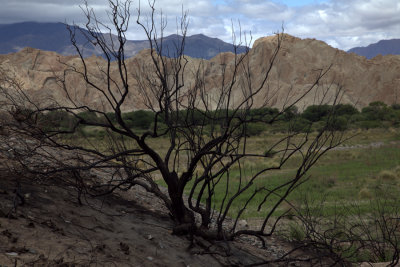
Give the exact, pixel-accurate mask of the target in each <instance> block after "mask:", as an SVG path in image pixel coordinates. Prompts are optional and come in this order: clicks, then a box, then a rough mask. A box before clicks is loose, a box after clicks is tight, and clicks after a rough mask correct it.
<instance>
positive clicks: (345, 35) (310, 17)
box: [0, 0, 400, 50]
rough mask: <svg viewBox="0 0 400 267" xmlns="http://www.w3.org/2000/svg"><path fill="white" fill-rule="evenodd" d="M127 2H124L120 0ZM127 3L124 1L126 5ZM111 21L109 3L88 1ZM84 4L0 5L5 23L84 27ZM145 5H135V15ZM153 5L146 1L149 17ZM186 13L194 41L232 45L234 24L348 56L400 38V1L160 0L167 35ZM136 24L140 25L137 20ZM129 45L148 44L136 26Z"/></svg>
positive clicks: (2, 0) (45, 0) (54, 0)
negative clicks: (202, 37) (197, 37)
mask: <svg viewBox="0 0 400 267" xmlns="http://www.w3.org/2000/svg"><path fill="white" fill-rule="evenodd" d="M120 1H121V0H120ZM122 1H123V0H122ZM88 2H89V4H90V5H91V6H92V7H93V8H94V10H95V12H96V14H97V15H98V17H99V18H100V19H101V20H102V21H107V15H106V10H107V8H108V4H107V0H88ZM82 3H83V0H0V7H1V8H0V23H14V22H21V21H40V22H65V21H66V22H67V23H72V22H75V23H78V24H79V23H83V22H84V17H83V15H82V10H81V9H80V8H79V5H81V4H82ZM138 3H139V1H132V5H131V7H132V13H133V14H135V12H136V9H137V7H138ZM146 5H147V0H142V1H141V6H142V10H143V13H144V14H145V13H146V10H148V9H146ZM182 8H183V9H184V10H187V11H188V12H189V19H190V24H189V32H188V35H192V34H197V33H203V34H206V35H208V36H210V37H217V38H220V39H223V40H224V41H228V42H231V40H232V38H231V36H232V34H231V30H232V23H233V25H234V28H235V29H238V21H240V25H241V29H242V31H246V32H250V31H251V34H252V36H253V40H255V39H257V38H259V37H261V36H266V35H271V34H273V33H275V32H277V31H280V30H281V28H282V25H283V27H284V29H285V32H286V33H289V34H291V35H295V36H298V37H301V38H316V39H320V40H323V41H325V42H327V43H328V44H330V45H332V46H334V47H337V48H340V49H343V50H347V49H349V48H352V47H355V46H366V45H368V44H370V43H374V42H377V41H378V40H381V39H392V38H400V0H263V1H262V0H156V9H157V10H158V11H161V10H162V12H163V14H165V15H166V16H167V18H168V27H167V29H166V34H170V33H175V32H176V18H177V17H179V16H180V15H181V14H182ZM132 22H135V20H132ZM128 38H129V39H144V35H143V33H142V32H141V31H140V30H139V29H138V28H137V27H136V25H135V23H132V27H131V28H130V32H129V34H128Z"/></svg>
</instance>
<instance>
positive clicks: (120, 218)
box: [0, 170, 310, 266]
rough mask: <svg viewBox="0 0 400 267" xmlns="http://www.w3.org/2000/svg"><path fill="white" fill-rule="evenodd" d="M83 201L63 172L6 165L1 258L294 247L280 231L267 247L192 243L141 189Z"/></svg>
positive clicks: (192, 255)
mask: <svg viewBox="0 0 400 267" xmlns="http://www.w3.org/2000/svg"><path fill="white" fill-rule="evenodd" d="M58 178H59V177H58ZM20 196H21V197H23V198H24V203H22V198H21V197H20ZM82 202H83V205H80V204H79V202H78V198H77V192H76V191H75V189H74V188H73V187H71V186H68V185H65V184H63V183H62V182H61V181H60V180H59V179H57V177H54V178H51V179H50V178H49V179H38V178H35V177H22V176H18V175H15V174H11V173H9V172H7V171H4V170H3V171H2V172H0V264H1V265H2V266H246V265H251V264H259V263H262V262H265V261H271V260H276V259H278V258H279V257H281V256H283V255H284V254H285V253H286V252H287V251H289V250H291V249H292V248H293V245H291V244H288V243H285V242H283V241H281V240H279V239H278V238H276V237H272V238H270V239H269V240H267V248H264V249H261V248H259V247H258V246H259V245H260V244H259V243H258V242H257V241H256V240H254V239H252V238H242V239H239V240H237V241H235V242H231V243H229V244H228V243H225V242H215V243H211V242H208V241H206V240H203V239H200V238H196V239H195V240H194V246H193V247H191V248H190V240H189V239H188V238H187V237H184V236H175V235H172V228H173V223H172V221H171V219H170V217H169V216H168V213H167V212H166V211H165V209H164V208H163V205H162V203H161V202H159V201H158V200H156V199H154V198H153V197H152V196H150V195H148V194H147V193H145V192H144V191H142V190H139V189H134V190H132V191H131V192H128V193H122V194H115V195H112V196H107V197H104V198H96V199H95V198H91V197H89V196H86V197H83V198H82ZM302 253H304V252H298V253H296V254H295V255H297V256H298V257H301V256H302ZM308 255H310V254H308ZM287 264H288V263H287V262H285V263H281V264H278V263H276V264H275V265H282V266H286V265H287ZM261 265H265V264H261ZM297 265H298V266H300V263H296V262H294V263H293V266H297ZM301 265H303V264H301ZM308 265H309V264H307V265H306V266H308Z"/></svg>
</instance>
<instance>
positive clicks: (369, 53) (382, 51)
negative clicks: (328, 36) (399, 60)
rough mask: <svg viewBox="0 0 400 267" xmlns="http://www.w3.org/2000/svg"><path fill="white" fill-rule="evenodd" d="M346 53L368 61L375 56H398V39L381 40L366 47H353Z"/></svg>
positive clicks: (399, 53) (399, 46) (399, 42)
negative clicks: (362, 57) (354, 54)
mask: <svg viewBox="0 0 400 267" xmlns="http://www.w3.org/2000/svg"><path fill="white" fill-rule="evenodd" d="M347 52H349V53H356V54H358V55H360V56H364V57H366V58H368V59H371V58H374V57H376V56H377V55H383V56H384V55H400V39H391V40H381V41H379V42H377V43H374V44H370V45H368V46H366V47H354V48H352V49H350V50H348V51H347Z"/></svg>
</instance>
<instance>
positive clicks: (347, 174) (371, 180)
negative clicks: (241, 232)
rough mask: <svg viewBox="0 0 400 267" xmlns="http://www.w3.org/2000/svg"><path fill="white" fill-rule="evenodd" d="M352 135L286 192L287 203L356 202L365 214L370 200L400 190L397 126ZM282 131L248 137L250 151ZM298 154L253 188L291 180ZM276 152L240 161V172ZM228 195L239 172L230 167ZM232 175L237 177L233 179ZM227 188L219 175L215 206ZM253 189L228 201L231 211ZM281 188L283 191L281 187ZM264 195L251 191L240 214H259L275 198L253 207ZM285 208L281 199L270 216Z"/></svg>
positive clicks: (331, 208)
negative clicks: (253, 195)
mask: <svg viewBox="0 0 400 267" xmlns="http://www.w3.org/2000/svg"><path fill="white" fill-rule="evenodd" d="M351 134H356V135H355V136H354V137H353V138H352V139H350V140H348V141H346V142H345V143H344V144H343V145H342V146H341V147H339V148H337V149H335V150H331V151H329V152H328V153H327V154H326V155H324V156H323V157H322V158H321V159H320V161H319V162H318V163H317V164H316V165H315V166H313V168H312V169H311V170H310V171H309V173H308V176H307V177H308V180H307V181H306V182H305V183H304V184H302V185H300V186H299V187H298V188H297V189H296V190H295V191H293V193H292V194H291V195H290V196H289V197H288V200H289V201H290V203H291V204H293V205H295V206H297V207H301V206H302V204H303V202H304V200H305V199H307V201H308V202H309V203H315V205H320V203H322V202H324V211H323V212H324V215H326V216H329V215H332V214H333V213H335V212H336V210H337V207H338V206H340V207H344V206H346V205H347V206H357V207H358V211H361V212H362V213H368V212H369V211H370V209H371V208H372V206H373V205H374V199H375V198H377V197H382V196H383V195H386V196H388V195H399V193H400V130H398V129H373V130H364V131H359V132H353V133H351ZM280 137H282V136H281V134H274V135H270V134H265V135H264V136H258V137H252V138H250V139H249V144H248V146H249V150H251V149H253V150H254V151H257V150H259V151H258V152H262V150H263V149H265V148H264V147H265V144H268V143H272V142H274V141H276V140H277V139H279V138H280ZM299 160H300V159H299V157H294V158H292V159H291V160H290V161H288V162H287V164H285V166H284V168H283V169H282V170H278V171H271V172H267V173H266V174H265V175H263V176H262V177H260V178H259V179H258V180H257V181H256V182H255V184H254V188H260V187H262V186H265V187H268V188H274V187H276V186H279V185H280V184H282V183H284V182H285V181H287V180H288V179H291V178H292V177H293V176H294V174H295V172H296V170H297V169H296V166H298V162H299ZM277 161H278V156H276V158H275V157H274V158H272V159H268V160H265V159H260V160H252V161H248V162H245V164H244V165H243V166H244V167H242V173H244V175H243V177H246V174H252V173H256V172H257V171H258V170H260V169H262V168H263V167H265V166H266V165H273V164H277ZM230 177H231V179H230V181H229V186H228V188H229V194H228V196H232V195H233V194H234V193H235V192H236V190H237V188H238V187H239V181H238V177H239V171H238V170H237V171H236V172H235V169H234V170H233V171H232V172H231V174H230ZM235 177H236V179H235ZM225 190H226V182H225V181H224V180H222V181H221V182H220V184H219V185H218V186H217V187H216V194H215V201H216V203H217V205H216V207H218V206H219V205H218V204H220V203H222V201H223V199H224V196H225ZM253 192H254V189H253V190H248V191H246V192H245V193H244V194H243V195H242V196H241V197H239V198H238V199H237V201H235V202H233V204H232V208H231V211H230V215H231V216H235V215H236V213H237V212H238V211H239V210H240V208H241V207H242V205H243V203H244V201H245V200H246V199H247V198H248V197H250V195H251V194H252V193H253ZM280 192H282V190H281V191H280ZM262 199H263V195H260V196H258V197H257V196H256V197H255V198H254V199H253V200H252V202H251V203H250V204H249V206H248V208H247V209H246V211H244V213H243V214H242V218H246V219H249V218H262V217H264V216H265V215H266V214H267V213H268V212H269V210H270V207H271V206H272V203H274V201H276V200H277V199H278V198H277V197H274V196H272V197H270V199H269V201H268V202H267V203H266V204H265V205H264V206H263V208H261V209H260V211H258V210H257V208H258V204H259V203H260V202H261V201H262ZM289 207H290V204H288V203H283V204H282V205H281V206H280V207H279V208H278V210H277V211H276V212H275V213H274V215H276V216H277V215H280V214H282V213H283V212H284V211H285V210H287V209H288V208H289Z"/></svg>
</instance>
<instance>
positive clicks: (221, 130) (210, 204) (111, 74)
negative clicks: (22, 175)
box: [1, 0, 343, 240]
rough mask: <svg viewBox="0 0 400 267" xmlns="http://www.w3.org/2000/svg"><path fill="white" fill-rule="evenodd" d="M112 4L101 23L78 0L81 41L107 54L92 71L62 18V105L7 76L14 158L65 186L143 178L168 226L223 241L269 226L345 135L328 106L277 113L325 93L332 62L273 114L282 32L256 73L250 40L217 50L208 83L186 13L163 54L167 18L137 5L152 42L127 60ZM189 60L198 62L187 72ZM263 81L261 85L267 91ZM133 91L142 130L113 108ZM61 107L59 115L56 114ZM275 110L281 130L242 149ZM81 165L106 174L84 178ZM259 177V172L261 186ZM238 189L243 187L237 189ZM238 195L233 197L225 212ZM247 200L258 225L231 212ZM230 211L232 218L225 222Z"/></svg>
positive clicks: (125, 184)
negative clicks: (305, 113) (147, 119)
mask: <svg viewBox="0 0 400 267" xmlns="http://www.w3.org/2000/svg"><path fill="white" fill-rule="evenodd" d="M109 5H110V11H109V19H110V21H109V23H105V22H101V21H99V20H98V19H97V17H96V15H95V13H94V12H93V10H92V9H91V8H90V7H89V6H88V5H87V4H86V5H85V6H83V8H82V10H83V12H84V14H85V16H86V18H87V23H86V25H85V28H86V29H85V30H87V31H81V32H80V33H79V34H85V36H86V38H87V40H88V42H92V43H93V44H96V47H97V48H98V49H101V51H102V52H103V55H104V59H105V60H102V61H100V62H102V63H101V64H100V63H98V65H97V66H96V73H92V71H93V68H90V67H89V66H88V64H89V63H88V59H87V58H84V57H83V52H82V49H84V48H82V47H80V46H78V44H77V42H76V41H75V36H76V34H77V33H78V32H79V31H80V28H78V27H76V26H68V29H69V30H70V34H71V42H72V44H73V45H74V46H75V48H76V51H77V52H78V54H79V56H80V63H81V64H80V65H79V66H77V65H67V64H66V63H64V64H66V66H65V67H66V69H65V70H64V71H63V72H62V73H61V74H60V73H57V77H58V80H57V81H58V84H59V85H60V86H61V88H62V90H63V91H64V94H65V96H66V100H65V101H63V102H62V103H63V104H60V103H61V102H60V103H57V102H53V103H52V105H43V103H35V102H34V101H33V100H31V99H30V97H29V96H28V95H26V94H25V93H24V91H23V88H22V86H21V85H20V84H18V83H10V82H9V81H5V80H4V82H3V84H2V87H1V88H2V93H3V96H4V101H5V102H4V103H5V104H4V107H7V110H8V111H9V112H10V114H11V115H12V116H13V118H14V119H15V120H8V122H7V123H5V124H4V127H5V128H7V131H8V132H9V133H10V132H13V133H18V136H20V137H21V138H17V139H16V140H15V142H14V144H9V147H8V148H9V149H13V151H12V153H11V154H12V157H14V159H15V160H17V161H18V162H19V163H20V164H21V165H22V166H24V167H25V168H26V169H27V170H29V171H30V172H36V173H41V174H49V173H56V172H70V173H71V184H72V185H74V186H76V187H77V188H78V189H79V190H78V195H79V197H80V196H81V195H83V194H92V195H96V196H101V195H104V194H110V193H112V192H114V191H115V190H129V189H130V188H132V187H133V186H141V187H143V188H144V189H146V190H147V191H148V192H151V193H153V194H154V195H155V196H156V197H158V198H160V199H162V200H163V202H164V203H165V206H166V207H167V209H168V210H169V212H170V214H171V217H172V219H173V220H174V221H175V223H176V227H175V229H174V232H175V233H176V234H191V235H199V236H203V237H205V238H207V239H220V240H221V239H224V240H232V239H234V238H235V237H237V236H240V235H255V236H257V237H259V238H260V239H262V238H263V237H265V236H269V235H271V234H272V233H273V232H274V230H275V228H276V225H277V223H278V222H279V219H280V218H281V217H282V216H283V215H282V216H281V217H278V218H276V217H274V214H275V212H276V210H277V208H278V207H279V206H280V205H281V204H282V203H283V202H284V201H285V200H286V198H287V197H288V195H289V194H290V193H291V192H293V191H294V190H296V188H297V187H298V186H299V185H300V184H302V183H303V182H304V181H305V180H307V176H306V174H307V172H308V171H309V170H310V168H311V167H312V166H313V165H314V164H315V163H316V162H317V161H318V160H319V159H320V157H321V156H322V155H323V154H325V153H326V152H327V151H329V150H330V149H332V148H333V147H335V146H337V145H338V144H340V143H341V142H342V141H343V132H336V131H334V130H332V127H329V124H330V123H331V122H332V121H334V119H335V112H334V109H331V111H328V113H327V114H325V117H326V118H327V119H326V125H325V126H324V127H322V128H321V130H319V131H318V132H317V133H310V131H299V130H297V129H296V127H292V126H293V125H294V124H296V120H298V116H296V114H295V113H293V114H292V116H290V118H287V116H285V114H286V112H287V111H288V110H294V108H295V106H296V105H297V104H298V103H299V102H300V101H301V100H302V99H303V98H304V97H305V96H306V95H307V94H310V93H312V92H313V93H314V92H315V91H316V90H322V95H327V88H329V87H330V86H329V85H324V77H325V76H326V74H327V73H328V71H329V69H330V68H329V67H327V68H326V69H319V70H314V71H313V75H315V80H314V82H313V83H312V84H310V85H309V87H308V88H306V90H304V91H303V92H302V93H301V94H299V95H298V97H297V98H296V99H293V98H291V97H289V96H288V97H287V99H286V102H285V104H284V105H283V106H282V107H281V109H280V110H277V111H276V112H271V105H272V99H273V97H274V95H275V94H276V92H277V91H278V90H279V87H277V88H272V85H270V84H269V83H268V81H269V79H270V76H271V72H272V69H273V66H275V64H276V63H277V59H278V57H279V56H280V52H281V48H282V44H283V42H284V38H285V35H284V34H282V33H278V34H276V36H275V38H276V47H275V49H274V50H273V51H271V56H270V58H266V59H265V60H266V66H267V67H266V68H265V71H264V72H263V73H262V76H261V77H260V76H257V77H255V75H254V73H255V72H254V71H255V68H257V67H255V66H252V65H251V64H250V58H249V50H247V51H246V52H245V53H242V54H238V53H235V54H234V55H231V56H229V55H228V56H226V55H225V56H224V55H220V59H219V60H220V66H219V68H220V69H219V75H220V76H219V77H220V79H219V80H218V84H216V86H214V87H213V89H212V91H210V88H211V87H210V86H208V83H210V82H212V81H210V80H209V79H207V78H206V73H205V72H206V69H205V67H204V62H202V61H195V63H193V61H191V59H188V58H187V57H186V56H185V55H184V54H183V50H184V47H185V37H186V33H187V27H188V23H187V22H188V20H187V14H186V13H183V15H182V18H181V19H180V21H179V24H178V31H179V32H178V33H179V34H180V35H182V36H183V38H182V41H181V42H180V43H176V46H175V47H174V55H173V57H165V56H162V54H163V53H162V51H163V50H164V49H166V48H165V47H164V46H163V32H164V29H165V27H166V21H165V18H164V17H163V16H161V20H160V24H159V25H158V23H156V21H157V19H156V18H157V17H158V16H157V15H156V11H155V5H154V2H150V10H151V11H150V13H149V15H148V16H145V18H144V19H143V14H142V13H143V12H142V9H140V8H139V9H138V10H137V18H136V22H137V25H138V26H140V27H141V29H142V30H143V32H144V33H145V34H146V36H147V39H148V41H149V44H150V49H149V50H146V52H145V53H147V54H146V56H147V59H149V60H147V61H146V60H140V59H135V60H134V61H133V62H134V67H132V64H131V63H129V64H130V65H129V64H128V63H127V59H126V58H125V49H126V40H127V39H126V33H127V31H128V25H129V22H130V21H131V19H132V16H131V11H130V5H131V2H130V1H122V2H121V1H113V0H110V1H109ZM109 25H111V26H109ZM112 34H113V35H112ZM238 40H239V41H238ZM242 40H243V41H242ZM233 41H234V47H235V49H236V48H237V47H239V46H241V45H248V43H246V38H245V34H242V33H241V32H240V30H239V32H238V34H237V36H236V35H235V34H234V35H233ZM169 49H171V48H169ZM235 51H236V50H235ZM196 62H197V63H196ZM189 64H192V65H193V64H197V65H196V68H195V71H193V68H192V67H191V68H189V67H188V66H189ZM69 75H75V76H79V77H80V78H81V79H83V80H84V81H85V83H86V85H87V87H88V88H89V89H90V90H92V91H93V92H96V93H97V95H99V96H100V97H99V98H100V99H99V101H98V102H101V103H102V104H103V106H104V108H95V107H94V106H90V105H83V104H81V102H80V101H77V100H75V99H74V98H73V97H71V95H70V94H71V90H73V89H71V88H70V87H71V86H70V84H69V83H68V77H69ZM4 77H10V76H9V75H8V74H7V75H4ZM95 77H96V79H95ZM99 77H100V78H99ZM188 77H190V81H189V78H188ZM11 80H12V81H15V80H13V79H11ZM99 81H101V82H99ZM330 85H332V84H331V83H330ZM266 90H269V94H265V91H266ZM131 94H134V95H135V97H138V98H140V99H142V101H143V103H144V105H145V106H146V108H147V110H149V111H151V112H153V115H154V116H151V118H152V119H153V122H152V123H151V127H150V128H149V129H148V130H143V129H136V128H131V127H130V125H129V123H128V121H127V118H126V117H124V115H123V113H122V110H123V107H124V105H126V102H127V98H128V97H129V96H130V95H131ZM334 95H335V97H334V99H329V101H330V104H334V105H335V104H336V102H337V101H338V100H339V99H340V90H339V91H338V92H336V93H335V94H334ZM321 99H322V100H321V104H322V103H325V102H326V98H324V97H322V98H321ZM256 100H257V101H256ZM324 101H325V102H324ZM255 103H257V106H256V104H255ZM260 103H261V104H260ZM314 104H316V103H314ZM255 107H257V108H259V111H260V112H258V113H257V115H254V113H253V112H252V110H253V108H255ZM135 109H137V107H135V106H132V107H130V110H135ZM110 110H111V112H110ZM50 115H51V116H50ZM58 116H59V118H62V121H63V123H62V124H60V123H59V121H58V122H57V118H58ZM49 118H52V119H49ZM283 119H285V120H290V121H291V122H290V123H289V124H288V125H289V127H288V129H287V130H286V134H285V136H284V137H282V138H281V139H280V140H277V141H274V142H272V143H268V142H266V143H265V144H263V145H264V146H265V149H264V151H263V152H262V153H257V152H254V151H251V149H249V148H248V144H249V137H248V134H247V131H248V130H249V126H251V125H252V124H254V123H257V124H258V125H260V124H262V125H265V127H267V128H268V127H272V126H273V125H274V124H275V123H276V122H279V121H281V120H283ZM88 127H92V128H93V127H95V128H96V129H101V131H102V132H103V133H104V136H102V137H101V138H97V139H95V138H91V137H88V136H87V132H86V129H87V128H88ZM13 136H17V135H15V134H13ZM163 146H164V147H163ZM165 146H166V147H165ZM160 147H163V148H160ZM271 157H274V159H275V161H276V164H272V165H271V164H270V165H268V164H262V165H261V166H257V168H255V170H251V169H249V168H247V165H248V163H249V162H250V161H254V160H259V161H261V162H262V161H267V160H269V159H270V158H271ZM295 157H296V158H297V160H296V162H297V164H298V165H297V171H296V172H295V174H294V175H293V176H292V177H288V178H289V179H287V180H285V181H282V183H281V184H279V185H272V184H269V183H268V177H267V175H266V174H267V173H268V172H270V171H274V170H279V169H281V168H282V167H283V166H284V165H285V164H286V163H287V162H288V161H289V160H290V159H292V158H295ZM88 171H90V172H92V173H93V172H94V173H99V172H102V173H103V175H102V176H101V178H98V179H96V180H95V181H94V182H92V178H88V176H89V175H88ZM259 181H265V182H264V183H263V185H261V183H259ZM162 185H165V187H166V190H164V189H163V188H164V187H163V186H162ZM244 196H248V197H247V198H246V199H243V197H244ZM236 203H239V204H240V206H241V207H240V208H239V209H238V210H233V209H232V207H233V206H234V205H236ZM250 204H252V205H253V204H256V205H257V206H258V210H262V211H264V213H263V214H266V216H265V218H264V220H263V221H262V223H261V224H260V225H259V227H258V228H256V229H251V228H249V229H239V228H238V227H237V225H238V222H239V220H240V218H241V216H242V215H243V212H244V211H245V210H246V208H247V207H248V206H249V205H250ZM231 219H232V221H231V223H226V222H227V221H230V220H231Z"/></svg>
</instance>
